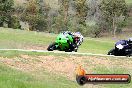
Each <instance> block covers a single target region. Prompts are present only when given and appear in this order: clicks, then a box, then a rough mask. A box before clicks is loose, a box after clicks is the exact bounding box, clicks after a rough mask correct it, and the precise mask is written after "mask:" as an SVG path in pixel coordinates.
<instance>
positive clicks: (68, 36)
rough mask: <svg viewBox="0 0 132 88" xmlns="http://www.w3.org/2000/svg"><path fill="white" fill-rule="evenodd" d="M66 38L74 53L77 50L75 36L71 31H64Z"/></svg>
mask: <svg viewBox="0 0 132 88" xmlns="http://www.w3.org/2000/svg"><path fill="white" fill-rule="evenodd" d="M62 33H63V34H64V35H65V36H66V38H67V43H68V44H69V47H70V51H73V50H74V48H75V44H74V42H73V41H74V36H73V33H72V32H70V31H64V32H62ZM70 37H72V39H71V38H70Z"/></svg>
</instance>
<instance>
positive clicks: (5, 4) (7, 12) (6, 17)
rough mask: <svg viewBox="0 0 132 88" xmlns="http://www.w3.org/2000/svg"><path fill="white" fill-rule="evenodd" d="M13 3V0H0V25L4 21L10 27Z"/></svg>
mask: <svg viewBox="0 0 132 88" xmlns="http://www.w3.org/2000/svg"><path fill="white" fill-rule="evenodd" d="M13 5H14V2H13V0H0V26H3V23H6V24H8V27H10V24H11V22H10V21H11V15H12V13H13V9H14V8H13Z"/></svg>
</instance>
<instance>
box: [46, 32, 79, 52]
mask: <svg viewBox="0 0 132 88" xmlns="http://www.w3.org/2000/svg"><path fill="white" fill-rule="evenodd" d="M68 42H71V43H73V37H72V35H69V34H63V33H60V34H59V35H58V36H57V38H56V40H55V42H53V43H52V44H50V45H49V46H48V48H47V50H48V51H53V50H60V51H66V52H71V51H73V50H72V49H70V45H69V43H68ZM76 52H77V50H76Z"/></svg>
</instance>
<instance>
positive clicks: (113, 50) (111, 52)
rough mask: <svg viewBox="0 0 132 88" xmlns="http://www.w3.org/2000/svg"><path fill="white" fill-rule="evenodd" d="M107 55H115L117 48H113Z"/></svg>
mask: <svg viewBox="0 0 132 88" xmlns="http://www.w3.org/2000/svg"><path fill="white" fill-rule="evenodd" d="M107 55H115V49H111V50H110V51H109V52H108V54H107Z"/></svg>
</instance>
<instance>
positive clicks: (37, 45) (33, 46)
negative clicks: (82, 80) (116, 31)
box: [0, 28, 132, 88]
mask: <svg viewBox="0 0 132 88" xmlns="http://www.w3.org/2000/svg"><path fill="white" fill-rule="evenodd" d="M0 29H1V31H0V42H1V43H0V88H131V86H132V83H130V84H86V85H84V86H80V85H78V84H77V83H76V80H75V76H76V73H75V70H76V67H77V66H79V65H82V67H83V68H84V69H85V70H86V73H88V74H91V73H92V74H98V73H99V74H130V75H132V57H122V56H121V57H117V56H108V55H107V52H108V51H109V50H110V49H112V48H113V46H114V45H113V44H114V42H115V41H116V40H118V39H114V38H102V39H101V38H100V39H93V38H92V39H91V38H85V40H84V42H83V44H82V45H81V46H80V47H79V50H78V52H63V51H51V52H49V51H47V50H46V48H47V46H48V45H49V44H50V43H51V42H54V40H55V37H56V36H57V35H56V34H48V33H38V32H28V31H22V30H15V31H16V32H14V30H13V29H6V30H5V29H4V28H0Z"/></svg>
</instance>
